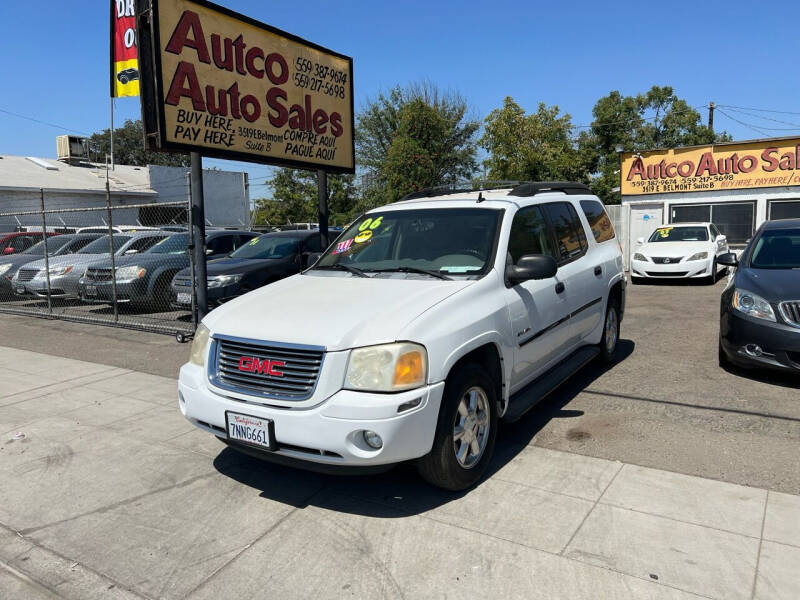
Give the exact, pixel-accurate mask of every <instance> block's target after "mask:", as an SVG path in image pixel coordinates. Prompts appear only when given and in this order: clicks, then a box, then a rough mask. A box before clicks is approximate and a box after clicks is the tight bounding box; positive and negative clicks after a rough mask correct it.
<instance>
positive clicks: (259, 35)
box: [137, 0, 355, 173]
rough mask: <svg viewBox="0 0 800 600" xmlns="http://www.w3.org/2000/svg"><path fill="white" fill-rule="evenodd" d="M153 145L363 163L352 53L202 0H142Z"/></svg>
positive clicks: (270, 159) (252, 157)
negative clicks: (357, 141)
mask: <svg viewBox="0 0 800 600" xmlns="http://www.w3.org/2000/svg"><path fill="white" fill-rule="evenodd" d="M138 1H139V3H138V7H137V14H138V32H139V51H140V63H141V69H142V80H141V87H142V112H143V116H144V122H145V137H146V139H147V140H148V145H149V146H150V147H152V148H154V149H159V150H175V151H182V152H187V151H196V152H200V153H202V154H203V155H206V156H216V157H219V158H230V159H237V160H246V161H252V162H261V163H266V164H276V165H284V166H294V167H300V168H306V169H325V170H326V171H331V172H339V173H353V172H354V170H355V160H354V146H353V61H352V59H351V58H349V57H347V56H343V55H341V54H338V53H336V52H332V51H331V50H327V49H325V48H322V47H321V46H318V45H316V44H313V43H310V42H307V41H305V40H302V39H300V38H297V37H296V36H293V35H291V34H288V33H285V32H283V31H280V30H277V29H275V28H273V27H270V26H268V25H265V24H263V23H259V22H257V21H254V20H252V19H250V18H249V17H246V16H244V15H240V14H238V13H234V12H232V11H229V10H227V9H225V8H223V7H221V6H217V5H214V4H211V3H208V2H204V1H201V0H138Z"/></svg>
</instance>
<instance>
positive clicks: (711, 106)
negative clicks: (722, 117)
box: [708, 102, 716, 133]
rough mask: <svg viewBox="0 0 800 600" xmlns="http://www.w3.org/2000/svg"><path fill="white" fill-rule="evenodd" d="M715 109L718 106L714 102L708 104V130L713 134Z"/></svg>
mask: <svg viewBox="0 0 800 600" xmlns="http://www.w3.org/2000/svg"><path fill="white" fill-rule="evenodd" d="M714 108H716V104H714V103H713V102H709V103H708V128H709V129H710V130H711V133H714Z"/></svg>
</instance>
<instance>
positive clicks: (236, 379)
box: [208, 335, 325, 402]
mask: <svg viewBox="0 0 800 600" xmlns="http://www.w3.org/2000/svg"><path fill="white" fill-rule="evenodd" d="M243 357H248V358H255V359H258V360H265V359H270V360H279V361H281V362H284V363H285V364H284V365H283V366H281V367H280V371H281V373H283V377H276V376H272V375H269V374H267V373H257V372H247V371H240V370H239V362H240V360H241V359H242V358H243ZM324 359H325V348H324V347H322V346H306V345H302V344H285V343H281V342H269V341H262V340H252V339H246V338H238V337H233V336H226V335H214V336H213V337H212V339H211V348H210V350H209V367H208V380H209V382H210V383H211V384H212V385H213V386H215V387H218V388H220V389H223V390H228V391H231V392H237V393H239V394H243V395H245V396H251V397H253V396H255V397H257V398H269V399H275V400H288V401H293V402H299V401H302V400H308V399H309V398H311V396H313V395H314V390H315V389H316V387H317V382H318V381H319V375H320V372H321V371H322V363H323V361H324Z"/></svg>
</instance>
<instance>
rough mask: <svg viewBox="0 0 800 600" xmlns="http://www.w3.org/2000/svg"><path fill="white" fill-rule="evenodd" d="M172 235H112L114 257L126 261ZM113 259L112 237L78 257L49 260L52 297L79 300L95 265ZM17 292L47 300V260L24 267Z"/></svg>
mask: <svg viewBox="0 0 800 600" xmlns="http://www.w3.org/2000/svg"><path fill="white" fill-rule="evenodd" d="M167 235H168V234H166V233H164V232H161V231H145V232H141V233H117V234H114V235H113V236H112V240H113V242H112V243H113V245H114V256H115V257H119V258H122V257H123V256H130V255H133V254H137V253H139V252H144V251H145V250H147V249H148V248H150V247H151V246H152V245H153V244H155V243H157V242H159V241H161V240H162V239H164V238H165V237H166V236H167ZM107 256H109V244H108V236H103V235H101V236H100V237H99V238H97V239H96V240H94V241H93V242H90V243H89V244H87V245H86V246H84V247H83V248H82V249H81V250H79V251H78V252H77V253H75V254H67V255H64V256H57V257H54V258H52V259H49V261H48V265H49V268H50V295H51V297H54V298H60V299H64V300H75V299H77V298H78V297H79V296H78V282H79V281H80V279H81V277H82V276H83V273H84V272H85V271H86V267H88V266H89V265H90V264H92V263H93V262H97V261H98V260H102V259H103V258H105V257H107ZM11 285H12V287H13V288H14V292H15V293H16V294H18V295H33V296H37V297H39V298H46V297H47V272H46V270H45V261H44V260H43V259H40V260H37V261H35V262H32V263H28V264H26V265H25V266H23V267H21V268H20V269H19V270H18V271H17V274H16V275H14V277H13V279H12V280H11Z"/></svg>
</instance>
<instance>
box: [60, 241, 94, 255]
mask: <svg viewBox="0 0 800 600" xmlns="http://www.w3.org/2000/svg"><path fill="white" fill-rule="evenodd" d="M92 241H93V240H92V238H80V239H77V240H75V241H73V242H72V243H71V244H70V245H69V247H68V248H65V253H69V252H77V251H78V250H80V249H81V248H83V247H84V246H87V245H88V244H89V243H91V242H92Z"/></svg>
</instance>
